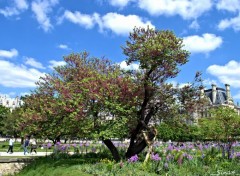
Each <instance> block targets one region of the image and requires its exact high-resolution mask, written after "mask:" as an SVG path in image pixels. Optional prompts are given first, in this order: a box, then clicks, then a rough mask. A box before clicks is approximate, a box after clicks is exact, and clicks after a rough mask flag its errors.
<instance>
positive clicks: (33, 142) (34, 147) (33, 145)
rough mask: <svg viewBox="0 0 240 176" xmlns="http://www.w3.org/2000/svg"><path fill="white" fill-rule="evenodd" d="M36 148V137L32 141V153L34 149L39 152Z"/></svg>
mask: <svg viewBox="0 0 240 176" xmlns="http://www.w3.org/2000/svg"><path fill="white" fill-rule="evenodd" d="M36 149H37V142H36V139H32V141H31V151H30V153H32V151H34V152H35V153H36V154H37V151H36Z"/></svg>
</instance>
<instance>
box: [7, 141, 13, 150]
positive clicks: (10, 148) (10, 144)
mask: <svg viewBox="0 0 240 176" xmlns="http://www.w3.org/2000/svg"><path fill="white" fill-rule="evenodd" d="M8 152H9V153H10V154H12V153H13V138H12V137H10V139H9V147H8V151H7V153H8Z"/></svg>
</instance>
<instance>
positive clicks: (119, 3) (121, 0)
mask: <svg viewBox="0 0 240 176" xmlns="http://www.w3.org/2000/svg"><path fill="white" fill-rule="evenodd" d="M131 1H134V0H110V2H109V3H110V4H111V5H112V6H115V7H120V8H123V7H125V6H127V5H128V4H129V3H130V2H131Z"/></svg>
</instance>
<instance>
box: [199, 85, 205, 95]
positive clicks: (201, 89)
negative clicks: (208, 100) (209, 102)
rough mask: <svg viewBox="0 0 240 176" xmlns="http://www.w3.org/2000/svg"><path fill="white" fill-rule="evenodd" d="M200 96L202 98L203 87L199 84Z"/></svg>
mask: <svg viewBox="0 0 240 176" xmlns="http://www.w3.org/2000/svg"><path fill="white" fill-rule="evenodd" d="M200 98H204V87H203V86H200Z"/></svg>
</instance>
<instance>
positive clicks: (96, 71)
mask: <svg viewBox="0 0 240 176" xmlns="http://www.w3.org/2000/svg"><path fill="white" fill-rule="evenodd" d="M64 60H65V62H66V65H65V66H61V67H57V68H55V72H54V73H53V74H51V75H50V74H49V75H46V76H45V77H43V78H41V80H40V81H39V82H38V83H37V85H38V88H37V89H36V90H35V91H34V92H33V93H32V94H31V95H30V96H26V97H25V100H24V101H25V104H24V106H23V108H24V111H23V112H24V113H23V118H22V121H21V127H22V131H23V132H24V133H25V134H35V135H36V134H40V135H42V136H43V137H47V138H49V139H52V140H53V141H54V142H56V141H57V140H59V138H60V137H63V136H76V135H77V136H79V137H88V138H97V139H99V138H100V139H102V140H103V142H104V143H105V144H106V145H107V146H108V147H109V149H110V150H111V151H112V152H113V153H116V154H115V155H114V156H115V159H116V160H119V159H120V158H119V156H118V154H117V151H116V148H115V147H114V145H113V143H112V142H111V140H109V139H110V138H116V137H117V138H123V137H126V135H127V132H128V125H129V124H131V123H132V118H128V117H129V115H131V114H132V113H133V112H134V111H135V109H134V107H135V106H136V102H137V101H136V99H135V98H132V97H140V94H141V92H139V91H138V87H137V86H136V83H134V82H133V79H132V78H131V75H129V74H127V73H124V71H122V70H121V69H120V67H119V66H118V65H115V64H112V63H111V62H110V61H108V60H106V59H97V58H90V57H89V55H88V53H86V52H83V53H80V54H72V55H70V56H67V57H65V58H64ZM137 95H138V96H137ZM106 117H111V118H112V120H106ZM129 126H130V125H129ZM120 129H121V130H120Z"/></svg>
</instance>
